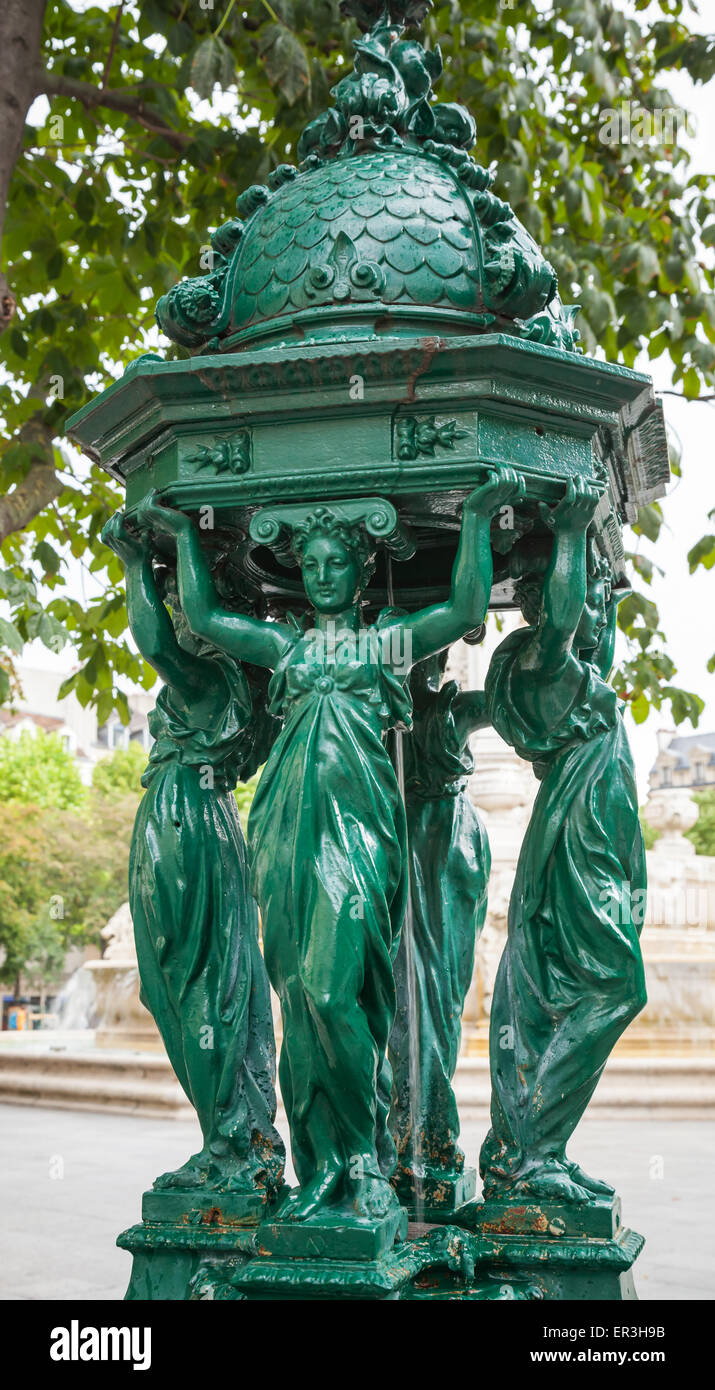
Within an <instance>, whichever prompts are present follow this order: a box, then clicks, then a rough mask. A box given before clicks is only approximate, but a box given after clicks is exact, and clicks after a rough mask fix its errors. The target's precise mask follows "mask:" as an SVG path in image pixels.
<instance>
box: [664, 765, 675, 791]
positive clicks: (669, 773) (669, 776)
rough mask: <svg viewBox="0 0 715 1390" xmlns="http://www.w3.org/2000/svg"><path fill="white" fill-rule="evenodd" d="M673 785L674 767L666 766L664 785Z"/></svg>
mask: <svg viewBox="0 0 715 1390" xmlns="http://www.w3.org/2000/svg"><path fill="white" fill-rule="evenodd" d="M672 785H673V769H672V768H671V767H664V768H663V781H662V786H664V787H672Z"/></svg>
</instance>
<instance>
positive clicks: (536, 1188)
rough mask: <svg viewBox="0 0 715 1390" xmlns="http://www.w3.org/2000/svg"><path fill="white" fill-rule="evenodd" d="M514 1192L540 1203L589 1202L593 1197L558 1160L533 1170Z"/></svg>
mask: <svg viewBox="0 0 715 1390" xmlns="http://www.w3.org/2000/svg"><path fill="white" fill-rule="evenodd" d="M514 1190H518V1191H519V1193H520V1194H523V1195H524V1196H528V1197H536V1198H537V1199H538V1201H540V1202H588V1201H589V1200H590V1198H591V1197H592V1196H593V1193H592V1192H587V1190H586V1188H585V1187H582V1186H581V1184H580V1183H578V1182H576V1180H575V1179H574V1178H573V1177H572V1176H571V1174H570V1173H569V1172H568V1171H567V1169H566V1168H565V1167H564V1166H563V1165H562V1164H561V1163H559V1162H557V1160H556V1159H547V1160H546V1162H545V1163H543V1164H542V1165H541V1166H540V1167H538V1168H532V1169H531V1171H530V1172H529V1173H527V1174H525V1175H524V1177H523V1178H521V1179H520V1180H519V1181H518V1182H517V1183H516V1184H515V1189H512V1191H514ZM510 1195H511V1193H510Z"/></svg>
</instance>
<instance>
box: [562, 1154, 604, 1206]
mask: <svg viewBox="0 0 715 1390" xmlns="http://www.w3.org/2000/svg"><path fill="white" fill-rule="evenodd" d="M564 1167H565V1168H566V1170H567V1172H569V1173H570V1175H571V1177H572V1178H573V1180H574V1182H577V1183H578V1185H579V1187H585V1189H586V1191H587V1192H590V1193H592V1194H593V1196H595V1197H615V1195H616V1189H615V1187H611V1184H610V1182H605V1181H604V1179H603V1178H592V1177H591V1176H590V1175H589V1174H588V1173H584V1171H583V1168H581V1167H580V1166H579V1164H578V1163H574V1162H573V1160H572V1159H570V1158H566V1159H564Z"/></svg>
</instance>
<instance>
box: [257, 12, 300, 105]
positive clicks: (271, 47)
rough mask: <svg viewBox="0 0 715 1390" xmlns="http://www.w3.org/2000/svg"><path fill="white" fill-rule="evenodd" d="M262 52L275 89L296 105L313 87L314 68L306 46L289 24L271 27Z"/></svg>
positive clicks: (266, 31)
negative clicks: (288, 26) (311, 82)
mask: <svg viewBox="0 0 715 1390" xmlns="http://www.w3.org/2000/svg"><path fill="white" fill-rule="evenodd" d="M258 49H259V52H260V54H261V56H262V58H263V62H264V64H265V69H266V75H267V77H268V81H269V82H270V84H271V86H272V87H277V88H278V90H279V92H280V93H281V96H283V97H285V100H286V101H287V102H288V105H289V106H294V105H295V103H296V102H297V101H298V99H299V97H302V96H303V93H304V92H305V91H307V89H308V88H309V86H310V65H309V63H308V56H307V54H306V51H305V49H304V47H303V45H302V43H301V42H300V40H299V39H298V38H296V35H295V34H292V33H291V31H290V29H286V28H285V25H283V24H267V25H266V27H265V28H264V29H263V31H262V33H261V36H260V39H259V45H258Z"/></svg>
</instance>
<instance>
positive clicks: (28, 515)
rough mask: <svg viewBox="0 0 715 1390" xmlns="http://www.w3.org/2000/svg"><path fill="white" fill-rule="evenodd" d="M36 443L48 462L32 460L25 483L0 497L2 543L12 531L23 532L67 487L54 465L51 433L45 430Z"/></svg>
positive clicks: (0, 533)
mask: <svg viewBox="0 0 715 1390" xmlns="http://www.w3.org/2000/svg"><path fill="white" fill-rule="evenodd" d="M33 442H34V443H35V445H36V446H37V449H38V452H39V451H40V450H42V453H43V454H44V455H45V458H46V460H47V461H46V462H45V461H43V460H40V459H38V460H37V462H36V463H32V464H31V465H30V468H29V470H28V472H27V473H26V474H25V476H24V478H23V479H22V482H20V483H18V484H17V487H16V488H15V489H14V490H13V491H12V492H8V493H6V494H5V496H4V497H3V498H0V543H2V541H4V540H7V537H8V536H10V535H12V534H13V532H16V531H24V529H25V527H26V526H29V524H30V522H31V521H32V520H33V518H34V517H36V516H37V514H38V512H41V511H42V510H43V508H44V507H47V506H48V505H49V503H50V502H54V501H55V499H56V498H57V497H59V496H60V493H61V492H63V491H64V489H65V483H64V482H63V481H62V479H61V478H60V477H58V475H57V473H56V471H55V467H54V455H53V450H52V435H51V432H50V431H45V432H44V437H43V438H38V437H36V438H35V439H34V440H33Z"/></svg>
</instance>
